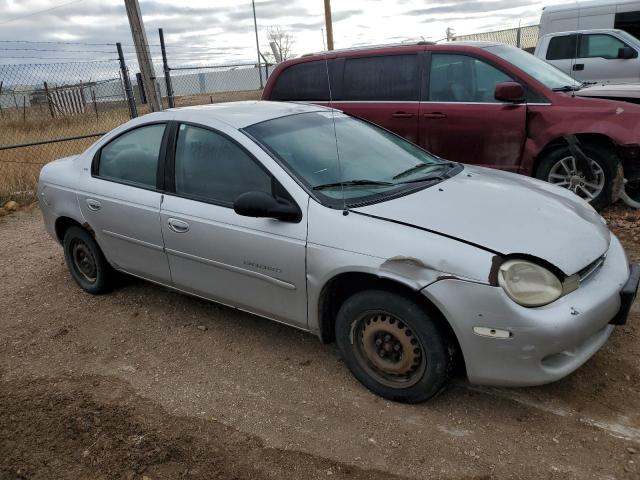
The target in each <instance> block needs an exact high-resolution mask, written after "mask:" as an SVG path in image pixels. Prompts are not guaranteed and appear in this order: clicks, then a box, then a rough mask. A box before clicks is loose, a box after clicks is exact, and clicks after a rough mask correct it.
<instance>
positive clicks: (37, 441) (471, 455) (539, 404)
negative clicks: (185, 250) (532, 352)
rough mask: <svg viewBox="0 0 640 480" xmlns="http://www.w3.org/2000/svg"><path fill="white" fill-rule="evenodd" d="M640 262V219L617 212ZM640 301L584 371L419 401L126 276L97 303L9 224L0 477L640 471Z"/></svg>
mask: <svg viewBox="0 0 640 480" xmlns="http://www.w3.org/2000/svg"><path fill="white" fill-rule="evenodd" d="M605 216H606V217H607V218H608V219H609V222H610V226H611V227H612V229H613V230H614V231H616V233H618V234H620V237H621V239H622V240H623V243H624V244H625V246H626V248H627V251H628V254H629V256H630V258H631V259H632V260H634V261H636V262H637V261H640V238H639V237H640V212H638V213H636V212H634V211H632V210H628V209H625V208H624V207H616V208H612V209H610V210H609V211H608V212H606V213H605ZM639 307H640V305H639V304H638V303H636V304H635V306H634V307H633V313H632V316H631V318H630V323H629V324H628V325H627V326H624V327H619V328H617V329H616V330H615V332H614V334H613V335H612V337H611V339H610V340H609V342H608V343H607V344H606V345H605V346H604V348H602V349H601V350H600V351H599V352H598V353H597V354H596V355H595V356H594V357H593V358H592V359H591V360H590V361H589V362H588V363H587V364H585V365H584V366H583V367H582V368H581V369H579V370H578V371H577V372H576V373H574V374H573V375H571V376H569V377H568V378H565V379H563V380H561V381H559V382H557V383H554V384H551V385H547V386H543V387H536V388H528V389H498V388H483V387H474V386H471V385H469V384H468V383H466V382H465V381H464V380H462V379H461V380H457V381H455V382H454V383H453V384H452V385H451V386H450V387H449V388H447V389H446V390H445V391H444V392H443V393H442V394H440V395H439V396H438V397H436V398H435V399H433V400H432V401H431V402H429V403H425V404H421V405H402V404H397V403H392V402H388V401H386V400H383V399H381V398H378V397H376V396H374V395H373V394H371V393H369V392H368V391H367V390H365V389H364V388H363V387H362V386H361V385H360V384H358V383H357V382H356V381H355V380H354V379H353V378H352V377H351V375H350V374H349V372H348V371H347V369H346V368H345V366H344V365H343V364H342V362H341V360H340V358H339V355H338V353H337V351H336V349H335V347H334V346H332V345H322V344H320V342H319V341H318V340H317V338H315V337H314V336H311V335H308V334H304V333H302V332H299V331H297V330H294V329H292V328H289V327H286V326H283V325H279V324H276V323H273V322H269V321H267V320H263V319H260V318H257V317H254V316H252V315H249V314H245V313H242V312H239V311H236V310H232V309H230V308H226V307H221V306H218V305H215V304H210V303H206V302H204V301H201V300H198V299H194V298H190V297H187V296H184V295H181V294H178V293H175V292H172V291H170V290H167V289H165V288H162V287H159V286H156V285H152V284H149V283H145V282H142V281H137V280H133V279H127V280H126V281H124V282H123V284H122V286H121V287H119V288H118V289H117V290H116V291H115V292H113V293H112V294H110V295H107V296H100V297H95V296H90V295H88V294H85V293H83V292H82V291H81V290H80V289H79V288H78V287H77V286H76V285H75V284H74V283H73V281H72V280H71V278H70V276H69V274H68V273H67V270H66V268H65V266H64V263H63V258H62V251H61V248H60V247H59V246H58V245H57V244H56V243H55V242H54V241H53V240H52V239H50V238H49V237H48V236H47V234H46V233H45V232H44V229H43V226H42V222H41V218H40V214H39V212H38V211H37V209H35V210H33V211H28V210H23V211H21V212H17V213H15V214H11V215H8V216H5V217H3V218H0V479H3V480H4V479H7V480H8V479H11V480H14V479H52V478H56V479H67V478H68V479H84V478H91V479H107V478H132V479H144V480H151V479H162V478H189V479H190V478H194V479H196V478H203V479H204V478H207V479H210V478H220V479H263V478H264V479H276V478H277V479H307V478H309V479H311V478H356V479H378V478H380V479H382V478H385V479H388V478H413V479H415V478H446V479H486V478H499V479H504V478H514V479H524V478H532V479H534V478H535V479H540V478H557V479H567V478H569V479H590V478H598V479H639V478H640V345H639V344H638V337H639V335H640V308H639Z"/></svg>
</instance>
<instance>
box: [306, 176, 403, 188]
mask: <svg viewBox="0 0 640 480" xmlns="http://www.w3.org/2000/svg"><path fill="white" fill-rule="evenodd" d="M356 185H363V186H367V185H371V186H390V185H395V183H392V182H383V181H380V180H366V179H362V180H345V181H344V182H335V183H325V184H323V185H316V186H315V187H313V189H314V190H327V189H330V188H336V187H352V186H356Z"/></svg>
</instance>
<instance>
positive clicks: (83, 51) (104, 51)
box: [0, 48, 113, 53]
mask: <svg viewBox="0 0 640 480" xmlns="http://www.w3.org/2000/svg"><path fill="white" fill-rule="evenodd" d="M0 51H12V52H15V51H21V52H59V53H67V52H68V53H113V50H63V49H55V48H48V49H47V48H0Z"/></svg>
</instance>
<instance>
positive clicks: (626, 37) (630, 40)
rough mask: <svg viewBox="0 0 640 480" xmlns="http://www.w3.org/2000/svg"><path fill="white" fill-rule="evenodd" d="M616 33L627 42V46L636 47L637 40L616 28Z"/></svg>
mask: <svg viewBox="0 0 640 480" xmlns="http://www.w3.org/2000/svg"><path fill="white" fill-rule="evenodd" d="M616 33H617V34H618V35H619V36H620V37H621V38H622V39H623V40H624V41H625V42H627V43H628V44H629V46H633V47H636V48H637V47H638V42H639V40H638V39H637V38H636V37H634V36H633V35H631V34H630V33H629V32H626V31H624V30H616Z"/></svg>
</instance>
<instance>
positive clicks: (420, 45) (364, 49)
mask: <svg viewBox="0 0 640 480" xmlns="http://www.w3.org/2000/svg"><path fill="white" fill-rule="evenodd" d="M494 45H501V43H500V42H492V41H482V40H459V41H458V40H456V41H453V42H442V43H434V42H427V41H420V42H414V43H392V44H386V45H362V46H358V47H351V48H343V49H340V50H330V51H325V52H317V53H305V54H304V55H301V56H300V57H296V58H292V59H289V60H286V61H285V62H283V64H285V65H293V64H296V63H302V62H306V61H311V60H317V59H318V58H328V59H332V58H343V57H352V56H359V55H364V56H368V55H371V56H375V55H380V54H381V53H382V54H384V53H386V52H391V51H393V52H396V53H397V52H401V51H403V50H406V51H409V52H416V51H424V50H440V49H446V48H449V49H451V48H453V49H455V48H457V47H471V48H486V47H491V46H494Z"/></svg>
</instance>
